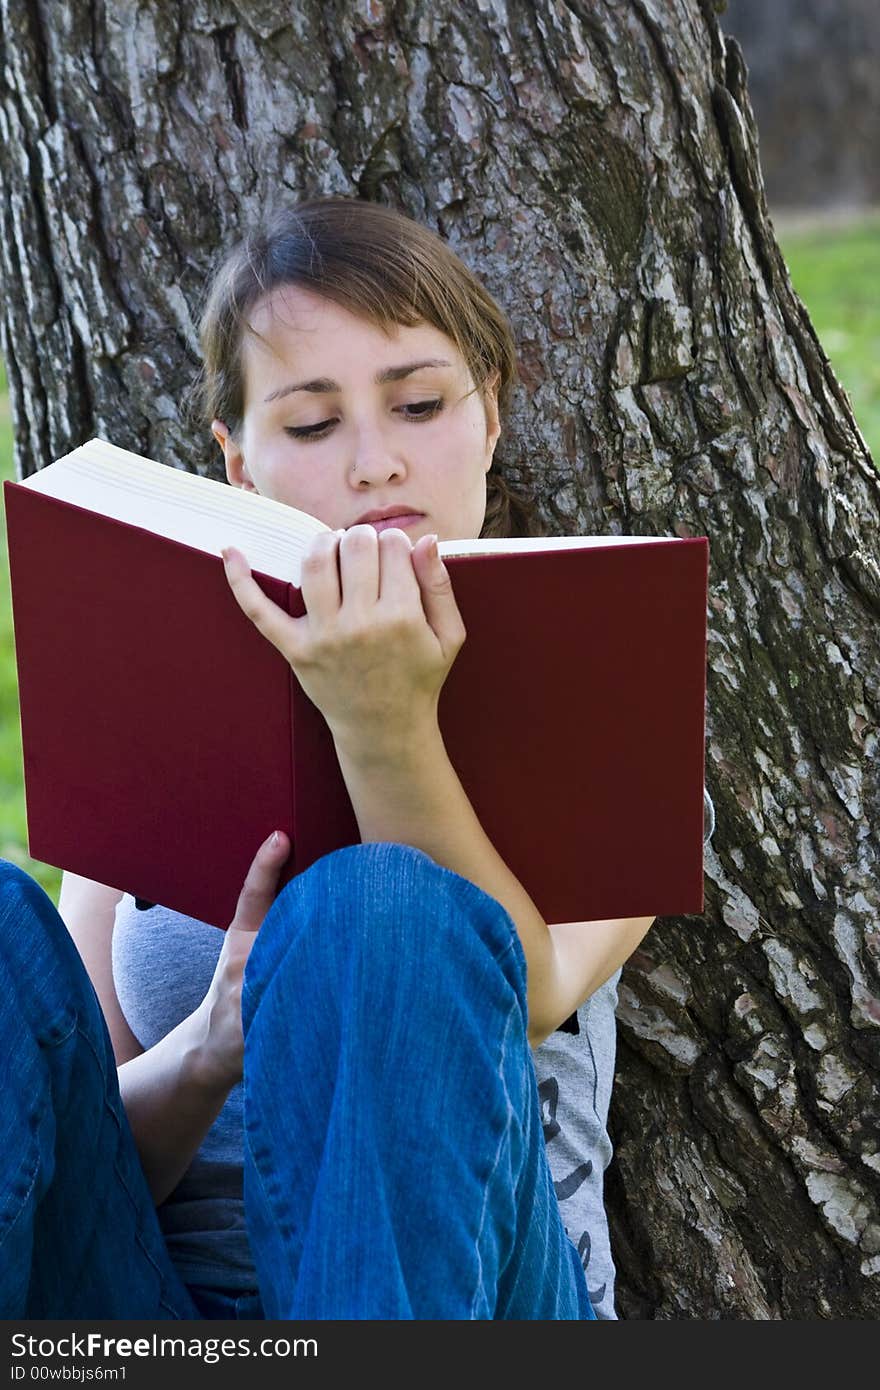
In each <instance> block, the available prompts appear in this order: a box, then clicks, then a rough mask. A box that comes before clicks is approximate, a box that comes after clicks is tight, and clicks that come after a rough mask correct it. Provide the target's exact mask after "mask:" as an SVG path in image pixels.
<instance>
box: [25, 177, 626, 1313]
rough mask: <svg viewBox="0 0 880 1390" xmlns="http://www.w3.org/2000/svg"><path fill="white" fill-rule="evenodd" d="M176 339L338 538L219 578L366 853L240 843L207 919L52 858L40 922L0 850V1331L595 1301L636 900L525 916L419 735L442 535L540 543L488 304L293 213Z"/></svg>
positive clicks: (431, 671)
mask: <svg viewBox="0 0 880 1390" xmlns="http://www.w3.org/2000/svg"><path fill="white" fill-rule="evenodd" d="M202 346H203V351H204V361H205V366H204V376H203V382H202V385H201V395H200V399H201V401H202V404H203V407H204V411H205V419H206V420H207V421H210V422H211V427H212V429H213V433H214V436H215V438H216V439H217V441H218V442H219V444H220V447H221V448H222V450H223V454H224V458H225V465H226V474H227V478H228V480H229V482H230V483H231V484H232V485H234V486H236V487H241V488H244V489H246V490H251V491H255V492H258V493H260V494H262V495H264V496H269V497H273V498H275V499H276V500H278V501H281V502H285V503H289V504H291V505H293V506H296V507H298V508H300V509H302V510H305V511H308V512H311V513H312V514H314V515H315V516H318V517H320V518H321V520H323V521H325V522H326V523H327V524H328V525H329V526H330V527H332V528H334V529H333V531H332V532H331V533H330V534H326V535H322V536H320V537H318V538H317V539H316V540H315V542H314V543H313V545H312V547H311V549H310V551H309V553H308V555H307V556H306V559H305V562H304V565H303V574H302V588H303V595H304V599H305V604H306V609H307V612H306V616H304V617H303V618H300V619H296V620H294V619H290V618H289V617H287V616H286V615H285V614H283V613H282V612H281V611H280V610H279V609H278V608H277V607H276V606H275V605H274V604H273V603H272V602H271V601H270V600H269V599H267V598H266V597H265V596H264V595H263V593H262V591H261V589H260V588H259V586H258V585H257V583H256V581H255V580H254V579H253V578H252V576H251V574H250V570H249V568H248V565H247V559H246V557H245V556H242V555H241V554H240V553H239V552H237V551H235V550H234V549H233V550H230V551H229V552H228V553H227V554H226V555H225V557H224V563H225V567H226V577H227V580H228V583H229V585H230V587H231V590H232V592H233V594H234V595H235V598H236V599H237V601H238V602H239V604H240V605H241V607H242V609H243V611H244V612H245V613H246V614H247V616H248V618H249V619H250V620H251V621H252V622H254V623H255V624H256V626H257V627H258V629H259V630H260V632H261V633H262V634H263V635H264V636H265V638H266V640H267V641H270V642H272V643H273V644H274V645H275V646H276V647H277V648H278V650H279V651H281V652H282V653H283V654H284V656H285V658H286V659H287V660H288V661H289V662H290V664H291V666H292V668H293V670H294V672H295V673H296V675H297V677H298V679H299V680H300V682H301V683H302V685H303V687H304V689H305V690H306V692H307V693H308V694H309V696H310V697H311V699H312V700H313V701H314V702H315V704H316V705H317V706H318V707H319V708H320V710H321V711H322V713H323V715H324V717H325V719H326V720H327V723H328V725H329V727H330V730H331V732H332V734H333V738H334V741H335V745H336V750H337V754H338V756H339V761H340V765H341V768H342V771H343V774H344V776H345V780H346V784H347V787H348V791H349V794H350V796H351V800H352V804H353V806H354V809H355V812H356V815H357V819H358V825H359V829H360V833H361V839H362V841H363V843H362V844H361V845H357V846H353V847H351V848H349V849H346V850H342V851H339V852H338V853H336V854H331V855H328V856H326V857H325V858H324V859H322V860H320V861H318V863H316V864H315V865H313V866H312V868H311V869H309V870H308V871H306V872H305V873H303V874H301V875H299V876H298V877H296V878H295V879H294V880H293V881H292V882H291V883H289V884H288V885H287V887H286V888H284V889H283V890H282V891H281V892H280V893H279V892H278V891H277V885H278V879H279V875H280V871H281V868H282V866H283V864H284V861H285V859H286V858H287V855H288V853H289V849H290V846H289V842H288V840H287V838H286V836H285V835H284V834H283V833H278V834H276V835H273V836H270V837H269V838H268V839H267V841H266V843H265V844H264V845H263V846H261V847H260V849H259V850H258V851H257V853H256V857H255V859H254V861H253V864H252V866H251V869H250V871H249V874H248V877H247V879H246V882H245V884H244V887H243V889H242V893H241V897H240V899H239V904H238V909H237V912H236V915H235V919H234V921H233V922H232V923H231V925H230V927H229V929H228V930H227V931H226V932H225V933H220V932H218V931H217V930H216V929H215V928H213V927H210V926H207V925H205V924H203V923H200V922H196V921H193V920H192V919H189V918H186V917H182V916H181V915H180V914H177V913H173V912H170V911H167V910H165V909H164V908H162V907H161V906H156V905H152V904H147V903H143V902H140V901H139V900H135V899H132V898H131V897H130V896H129V895H127V894H124V893H122V892H121V891H119V890H117V889H113V888H109V887H107V886H105V885H100V884H94V883H91V882H89V881H87V880H84V879H81V878H77V877H75V876H73V875H70V874H66V875H65V876H64V883H63V887H62V894H61V900H60V904H59V908H60V913H61V916H60V917H59V915H58V914H57V913H56V912H55V910H54V908H53V907H52V905H51V903H50V902H49V900H48V899H47V898H46V895H45V894H43V893H42V892H41V890H40V889H39V888H38V887H37V886H36V885H35V884H33V883H32V882H31V881H30V880H29V879H27V877H26V876H25V875H23V874H22V873H21V872H20V871H19V870H17V869H14V868H13V867H12V866H11V865H5V866H3V868H2V888H3V892H2V896H0V999H2V1001H3V1002H2V1005H0V1024H2V1046H3V1048H4V1050H5V1056H6V1057H7V1058H9V1057H14V1058H15V1070H14V1073H13V1076H14V1085H13V1086H12V1087H11V1088H10V1092H11V1094H10V1092H8V1094H7V1100H6V1102H5V1105H4V1113H3V1119H2V1125H3V1131H2V1138H3V1142H2V1143H0V1155H2V1158H0V1267H2V1272H0V1316H2V1317H6V1318H17V1317H23V1316H24V1317H43V1318H47V1317H53V1318H55V1317H66V1318H86V1317H100V1316H104V1317H118V1318H163V1317H164V1318H189V1317H229V1316H238V1317H254V1316H256V1317H263V1316H265V1317H267V1318H285V1319H287V1318H343V1319H345V1318H369V1319H378V1318H431V1319H438V1318H439V1319H452V1318H456V1319H458V1318H521V1319H525V1318H529V1319H532V1318H534V1319H547V1318H550V1319H562V1318H565V1319H572V1318H592V1317H594V1316H596V1315H597V1314H598V1315H599V1316H603V1317H613V1316H614V1311H613V1267H612V1265H611V1260H610V1252H609V1249H608V1239H607V1228H606V1225H605V1222H604V1217H603V1214H602V1206H601V1196H602V1190H601V1188H602V1173H603V1170H604V1167H605V1165H606V1164H607V1161H608V1157H609V1153H610V1146H609V1144H608V1139H607V1134H606V1132H605V1120H606V1115H607V1107H608V1100H609V1093H610V1087H611V1078H612V1074H613V1056H614V1004H615V986H616V973H617V972H618V970H619V967H620V966H621V964H622V962H623V961H624V960H625V959H626V957H627V956H628V955H629V954H630V953H631V952H632V950H633V949H634V948H635V946H636V945H637V944H638V942H639V941H640V940H641V938H642V937H643V936H644V934H645V932H646V931H647V930H648V928H649V926H650V925H651V922H652V920H653V919H652V918H650V917H644V918H637V919H634V920H615V921H604V922H590V923H564V924H547V923H545V922H544V921H543V919H542V918H541V916H540V914H539V913H538V911H537V909H536V908H535V906H534V904H533V903H532V902H531V900H530V898H529V896H528V894H527V893H526V892H525V890H524V888H523V887H522V885H521V884H520V883H519V882H518V881H517V879H516V878H515V877H514V875H513V874H512V873H511V871H510V870H509V869H508V867H507V865H506V864H505V863H504V862H503V861H502V859H501V858H500V857H499V855H498V854H497V852H496V851H495V849H494V848H493V846H492V844H491V843H490V842H489V840H488V838H487V837H486V835H485V833H484V831H483V830H482V827H481V826H480V824H479V822H478V820H477V818H476V816H475V814H474V811H473V809H472V807H471V805H470V803H469V801H468V799H467V796H466V795H465V792H464V790H463V789H462V787H461V784H460V782H459V781H458V778H457V776H456V774H455V772H454V770H453V768H452V766H451V764H450V763H449V760H448V758H447V756H446V752H445V749H444V746H443V742H442V738H441V736H440V732H439V729H438V725H437V705H438V697H439V694H440V690H441V688H442V685H443V682H444V680H445V677H446V675H447V673H448V671H449V670H450V668H451V666H452V663H453V662H454V660H455V657H456V654H457V652H458V651H459V649H460V647H461V645H462V643H463V642H464V641H465V640H466V634H465V631H464V628H463V625H462V622H461V618H460V615H459V612H458V609H457V607H456V603H455V596H454V593H453V591H452V588H451V585H450V582H449V577H448V574H447V572H446V570H445V567H444V565H443V564H442V561H441V560H440V559H439V557H438V554H437V549H436V541H437V539H438V538H439V539H448V538H463V537H473V536H477V535H479V534H484V535H504V534H517V533H519V534H522V533H529V532H534V531H535V530H537V525H536V523H535V521H534V519H533V517H532V515H531V513H530V508H529V505H528V503H527V502H525V501H524V500H523V499H522V498H518V497H517V496H516V495H515V494H514V493H513V492H512V491H511V489H510V488H508V487H507V486H506V485H505V484H504V482H503V481H502V478H501V475H500V473H499V472H498V471H497V466H496V464H495V451H496V446H497V444H498V441H499V437H500V434H501V422H502V419H503V417H504V412H505V407H506V405H507V403H508V399H509V396H510V392H511V389H512V385H513V381H514V373H515V350H514V344H513V341H512V338H511V333H510V329H509V326H508V324H507V321H506V319H505V318H504V316H503V314H502V313H501V311H500V309H499V308H498V306H497V305H496V304H495V303H494V301H493V300H492V299H491V297H490V296H489V295H488V293H487V292H486V290H485V289H484V287H483V286H482V285H481V284H480V283H479V281H478V280H477V279H476V278H475V277H474V276H473V275H472V274H471V273H470V272H469V271H468V270H467V269H466V268H465V266H464V265H463V264H462V263H461V262H460V261H459V260H458V259H457V257H455V256H454V255H453V254H452V253H451V252H450V251H449V250H448V248H447V247H446V246H445V245H444V244H443V243H442V242H441V241H440V240H439V239H438V238H437V237H435V236H434V235H433V233H431V232H429V231H428V230H426V229H425V228H423V227H421V226H419V225H418V224H416V223H414V222H412V221H410V220H409V219H407V218H405V217H402V216H401V215H399V214H397V213H394V212H391V211H389V210H387V209H383V208H379V207H377V206H375V205H370V204H364V203H360V202H356V201H352V200H347V199H321V200H316V201H313V202H310V203H306V204H300V205H299V206H298V207H296V208H293V209H290V210H287V211H284V212H282V213H280V214H278V215H276V216H275V217H274V218H273V219H271V220H270V222H269V223H268V224H267V226H266V227H265V228H264V229H262V230H261V231H260V232H258V233H256V234H254V235H252V236H250V237H249V238H248V239H247V240H246V241H245V242H244V243H243V244H242V245H241V246H240V247H238V248H237V249H236V250H235V251H234V252H233V253H232V254H231V256H229V258H228V259H227V261H226V262H225V263H224V265H223V267H222V269H221V270H220V272H219V274H218V275H217V277H216V279H215V281H214V284H213V287H212V290H211V293H210V296H209V299H208V301H207V307H206V309H205V312H204V316H203V321H202ZM173 698H174V692H173V691H169V702H170V703H171V702H173ZM241 718H242V719H243V720H251V719H253V720H258V719H259V718H260V712H259V710H258V709H242V711H241ZM234 794H235V769H234V768H232V769H230V795H234ZM267 828H268V827H267ZM62 918H63V919H64V921H63V922H62ZM65 923H66V927H65ZM74 943H75V947H76V949H74ZM83 963H84V965H85V971H84V970H83V968H82V966H83ZM86 971H87V972H88V975H86ZM89 977H90V980H91V983H90V982H89ZM92 986H94V991H93V990H92ZM95 995H97V1001H96V998H95ZM98 1001H99V1003H100V1008H99V1007H98ZM105 1021H106V1027H105ZM560 1030H563V1031H560ZM565 1030H567V1031H565ZM108 1033H109V1036H108ZM533 1049H534V1056H533V1052H532V1050H533ZM536 1069H537V1070H536ZM117 1083H118V1084H117ZM542 1119H543V1127H542ZM548 1159H549V1162H548ZM157 1209H158V1210H157ZM562 1213H564V1216H563V1214H562ZM585 1269H586V1274H585Z"/></svg>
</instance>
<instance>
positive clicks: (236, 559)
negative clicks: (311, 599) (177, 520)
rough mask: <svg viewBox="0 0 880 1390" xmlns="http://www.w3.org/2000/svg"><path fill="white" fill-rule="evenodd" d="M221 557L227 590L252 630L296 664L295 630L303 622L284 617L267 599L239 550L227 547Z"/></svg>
mask: <svg viewBox="0 0 880 1390" xmlns="http://www.w3.org/2000/svg"><path fill="white" fill-rule="evenodd" d="M221 555H222V557H223V569H224V571H225V573H226V579H227V581H228V584H229V587H230V589H231V590H232V592H233V594H234V595H235V600H236V602H237V604H238V606H239V608H240V609H241V611H242V612H243V613H244V615H245V617H247V618H250V620H251V622H252V623H253V624H254V627H255V628H257V630H258V631H259V632H261V633H262V634H263V636H264V637H265V638H266V639H267V640H268V641H269V642H271V643H272V645H273V647H277V649H278V651H279V652H281V654H282V656H284V657H286V659H287V660H288V661H290V662H293V661H295V660H296V657H297V653H298V642H297V637H298V628H299V624H300V623H301V622H303V619H302V618H291V616H290V614H289V613H285V612H284V609H283V608H279V607H278V604H277V603H273V602H272V600H271V599H270V598H267V596H266V595H265V594H264V593H263V590H262V589H261V588H260V586H259V584H258V583H257V581H256V579H254V577H253V575H252V574H251V568H250V565H249V564H248V562H247V560H246V559H245V557H244V556H243V555H242V553H241V551H240V550H236V549H235V547H234V546H231V545H228V546H226V548H225V549H224V550H223V551H221Z"/></svg>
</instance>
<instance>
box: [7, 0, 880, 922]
mask: <svg viewBox="0 0 880 1390" xmlns="http://www.w3.org/2000/svg"><path fill="white" fill-rule="evenodd" d="M721 27H722V29H723V30H724V31H725V33H728V34H733V35H734V36H735V37H736V38H737V39H738V40H739V42H740V45H741V46H742V49H743V52H744V55H745V59H746V64H747V66H748V69H749V90H750V92H751V97H752V103H753V106H754V109H755V114H756V118H757V122H758V129H759V134H760V147H761V162H762V166H763V170H764V178H765V182H766V187H767V198H768V203H769V206H770V213H771V218H772V221H773V225H774V228H775V230H776V234H777V239H778V241H779V243H780V246H781V248H782V251H783V254H784V256H785V259H786V262H787V264H788V267H789V270H790V272H791V277H792V281H793V283H794V287H795V289H796V290H797V292H798V294H799V295H800V297H801V299H802V300H803V301H804V303H805V304H806V306H807V309H808V310H809V313H810V316H811V318H812V320H813V323H814V325H815V327H816V331H817V333H818V335H819V338H820V340H821V342H822V345H823V347H824V349H825V351H826V353H827V354H828V357H829V358H830V360H831V363H832V366H833V368H834V370H835V373H836V375H837V377H838V379H839V381H840V382H841V384H842V385H843V387H844V388H845V390H846V391H847V392H848V394H849V396H850V398H851V400H852V403H853V410H854V413H855V417H856V420H857V421H858V423H859V425H860V427H861V430H862V433H863V435H864V436H865V439H866V441H867V443H868V447H869V448H870V450H871V452H872V454H873V456H874V459H875V461H876V460H878V459H880V292H878V285H880V157H878V151H880V3H878V0H773V3H768V0H729V3H728V5H727V9H726V11H725V12H724V13H723V14H722V16H721ZM12 477H14V472H13V463H12V422H11V417H10V409H9V399H8V393H7V389H6V375H5V371H4V370H3V364H2V360H0V478H2V479H6V478H12ZM4 516H5V513H0V546H2V550H3V554H2V557H0V560H2V563H0V857H2V858H4V859H9V860H11V861H12V862H13V863H15V864H19V865H21V867H22V868H24V869H26V870H27V872H28V873H30V874H31V875H32V876H33V877H34V878H36V879H37V881H38V882H39V883H41V884H42V885H43V887H44V888H45V889H46V891H47V892H48V893H49V895H50V897H51V898H52V899H53V901H54V902H56V903H57V901H58V890H59V888H60V883H61V874H60V872H59V871H58V870H56V869H54V868H51V867H49V866H48V865H45V864H41V863H39V862H37V861H35V860H32V859H31V858H30V857H29V856H28V852H27V832H26V828H25V807H24V791H23V786H22V763H21V735H20V726H19V716H18V686H17V680H16V670H15V654H14V645H13V632H12V618H11V611H10V603H9V574H8V568H7V563H6V536H5V527H4V526H3V517H4Z"/></svg>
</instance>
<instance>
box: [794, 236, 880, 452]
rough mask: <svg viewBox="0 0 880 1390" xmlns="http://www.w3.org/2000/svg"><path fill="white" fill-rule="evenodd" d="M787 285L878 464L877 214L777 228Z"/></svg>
mask: <svg viewBox="0 0 880 1390" xmlns="http://www.w3.org/2000/svg"><path fill="white" fill-rule="evenodd" d="M777 236H778V238H779V244H780V246H781V247H782V253H783V255H784V256H785V260H786V263H787V265H788V269H789V273H790V274H791V280H792V284H793V285H794V288H795V290H796V291H797V293H798V295H799V296H800V298H801V299H802V300H803V302H804V304H805V305H806V306H807V310H808V311H809V315H810V318H811V319H812V320H813V325H814V327H815V329H816V332H817V334H818V336H819V341H820V342H821V344H822V346H823V348H824V349H825V352H826V353H827V354H828V358H829V360H830V362H831V366H832V368H833V370H834V374H835V376H836V377H837V379H838V381H839V382H840V383H841V385H842V386H843V387H844V389H845V390H846V391H847V393H848V395H849V397H850V400H851V401H852V406H853V413H854V415H855V417H856V420H857V422H858V425H859V428H860V430H861V431H862V434H863V435H864V437H865V440H866V442H867V445H868V448H869V449H870V450H871V453H872V455H873V457H874V461H875V463H877V464H880V214H874V215H873V216H871V217H865V218H861V219H859V221H857V222H853V223H852V224H851V225H849V226H838V227H834V228H829V227H828V226H827V225H826V226H824V227H823V226H822V225H819V224H817V225H815V226H814V227H813V229H812V230H801V231H796V230H794V228H792V229H791V230H789V231H785V230H784V229H783V230H782V232H779V231H778V230H777Z"/></svg>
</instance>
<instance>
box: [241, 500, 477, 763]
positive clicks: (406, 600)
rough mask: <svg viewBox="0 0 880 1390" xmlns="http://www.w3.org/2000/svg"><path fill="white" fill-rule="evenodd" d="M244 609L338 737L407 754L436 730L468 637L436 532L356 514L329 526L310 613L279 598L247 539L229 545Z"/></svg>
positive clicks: (314, 562) (358, 746)
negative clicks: (295, 610) (353, 521)
mask: <svg viewBox="0 0 880 1390" xmlns="http://www.w3.org/2000/svg"><path fill="white" fill-rule="evenodd" d="M224 564H225V566H226V577H227V579H228V581H229V585H230V587H231V589H232V592H233V593H234V595H235V597H236V599H237V601H238V603H239V605H240V607H241V609H242V611H243V612H244V613H246V614H247V616H248V617H249V618H250V620H251V622H252V623H254V625H255V626H256V627H257V628H258V629H259V631H260V632H261V633H262V634H263V636H264V637H266V638H268V640H269V641H270V642H272V644H273V645H274V646H275V647H277V649H278V651H279V652H281V653H282V655H283V656H285V657H286V658H287V660H288V662H289V663H290V665H291V667H292V668H293V670H294V672H295V674H296V676H297V679H298V680H299V682H300V684H301V685H302V687H303V689H304V690H305V692H306V694H307V695H308V696H309V698H310V699H311V700H312V701H313V702H314V703H315V704H316V705H317V706H318V708H319V709H320V711H321V713H322V714H323V715H324V718H325V719H326V720H327V723H328V725H329V726H330V730H331V733H332V734H333V737H334V739H335V741H336V744H337V748H339V749H345V750H347V751H349V752H354V753H356V754H357V755H358V756H360V757H364V756H366V757H369V758H371V759H376V760H377V761H384V760H388V759H390V760H392V761H396V760H397V759H398V758H399V757H401V756H406V755H407V754H408V753H409V752H410V751H411V750H412V749H413V748H414V747H416V746H417V745H418V743H419V741H420V740H421V739H423V738H424V736H425V734H426V733H427V732H429V731H431V730H433V731H434V732H436V724H437V703H438V700H439V696H440V690H441V688H442V686H443V682H444V681H445V679H446V676H447V674H448V673H449V670H450V668H451V666H452V663H453V661H454V660H455V657H456V656H457V654H458V652H459V650H460V648H461V646H462V643H463V642H464V639H465V629H464V623H463V622H462V619H461V614H460V613H459V611H458V605H457V604H456V602H455V596H454V594H453V592H452V584H451V583H450V579H449V575H448V573H447V570H446V566H445V565H444V564H443V562H442V560H441V559H440V557H439V555H438V554H437V541H436V537H434V536H422V537H421V538H420V539H419V540H418V541H417V542H416V544H415V546H413V545H412V544H411V542H410V539H409V537H408V536H407V534H406V532H405V531H402V530H397V529H395V528H393V527H390V528H388V529H387V530H385V531H382V532H381V533H377V532H376V530H375V529H374V528H373V527H372V526H367V525H363V526H353V527H351V529H350V530H348V531H345V532H343V533H341V534H340V533H339V532H336V531H331V532H322V533H321V534H320V535H319V536H316V537H315V539H314V540H313V542H312V544H311V546H310V548H309V550H308V551H307V553H306V555H305V557H304V559H303V565H302V576H301V586H302V595H303V601H304V603H305V607H306V616H305V617H302V618H291V617H290V616H289V615H288V614H287V613H285V612H284V611H283V610H282V609H281V608H279V607H278V605H277V604H275V603H273V602H272V600H271V599H269V598H267V597H266V595H265V594H264V593H263V591H262V589H261V588H260V586H259V585H258V584H257V582H256V580H255V579H254V578H253V576H252V575H251V573H250V570H249V568H248V564H247V561H246V560H245V558H244V556H243V555H242V554H241V553H240V551H237V550H234V549H232V548H229V549H227V550H225V551H224Z"/></svg>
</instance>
